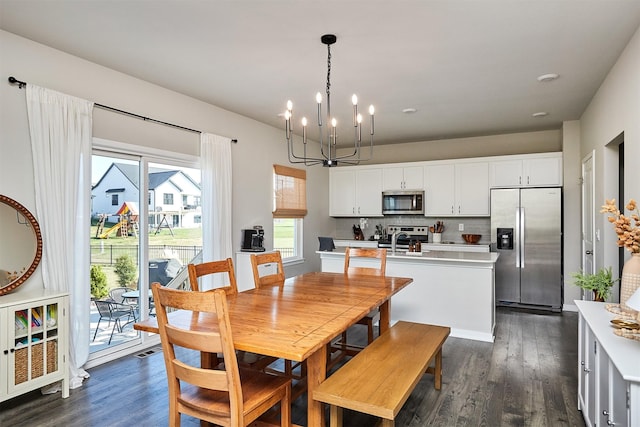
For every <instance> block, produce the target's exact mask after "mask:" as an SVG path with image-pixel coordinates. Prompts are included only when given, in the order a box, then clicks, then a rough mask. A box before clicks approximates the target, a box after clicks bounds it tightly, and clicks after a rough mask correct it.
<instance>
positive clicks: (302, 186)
mask: <svg viewBox="0 0 640 427" xmlns="http://www.w3.org/2000/svg"><path fill="white" fill-rule="evenodd" d="M305 215H307V171H305V170H303V169H296V168H290V167H287V166H282V165H273V217H274V218H303V217H304V216H305Z"/></svg>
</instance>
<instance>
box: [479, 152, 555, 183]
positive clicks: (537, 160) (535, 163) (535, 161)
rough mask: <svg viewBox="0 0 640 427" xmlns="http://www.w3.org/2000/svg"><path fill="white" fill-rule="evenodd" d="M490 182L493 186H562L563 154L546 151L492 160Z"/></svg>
mask: <svg viewBox="0 0 640 427" xmlns="http://www.w3.org/2000/svg"><path fill="white" fill-rule="evenodd" d="M489 183H490V185H491V187H539V186H561V185H562V154H561V153H550V154H547V153H545V154H542V155H527V156H523V157H522V158H515V159H505V160H495V161H492V162H490V164H489Z"/></svg>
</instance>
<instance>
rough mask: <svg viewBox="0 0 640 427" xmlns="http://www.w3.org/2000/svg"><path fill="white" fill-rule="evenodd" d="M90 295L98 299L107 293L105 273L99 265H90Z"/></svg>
mask: <svg viewBox="0 0 640 427" xmlns="http://www.w3.org/2000/svg"><path fill="white" fill-rule="evenodd" d="M89 275H90V283H91V296H92V297H94V298H96V299H98V298H104V297H106V296H107V294H108V293H109V290H108V289H107V275H106V274H105V272H104V271H102V267H101V266H99V265H92V266H91V271H90V274H89Z"/></svg>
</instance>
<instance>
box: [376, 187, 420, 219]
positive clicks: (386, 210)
mask: <svg viewBox="0 0 640 427" xmlns="http://www.w3.org/2000/svg"><path fill="white" fill-rule="evenodd" d="M382 214H383V215H424V191H383V192H382Z"/></svg>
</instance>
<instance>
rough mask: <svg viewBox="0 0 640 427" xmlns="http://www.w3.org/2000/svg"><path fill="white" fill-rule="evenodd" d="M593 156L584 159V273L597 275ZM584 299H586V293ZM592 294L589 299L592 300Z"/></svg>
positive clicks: (591, 154)
mask: <svg viewBox="0 0 640 427" xmlns="http://www.w3.org/2000/svg"><path fill="white" fill-rule="evenodd" d="M593 156H594V153H593V152H591V153H590V154H589V155H588V156H586V157H585V158H584V159H582V271H584V272H585V273H591V274H593V273H595V266H594V261H593V260H594V255H595V254H594V250H595V245H594V244H593V243H594V240H595V218H594V217H595V208H594V186H593V176H594V173H593ZM582 292H583V295H582V298H583V299H585V293H584V291H582ZM591 298H592V296H591V293H589V295H588V296H587V299H591Z"/></svg>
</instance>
